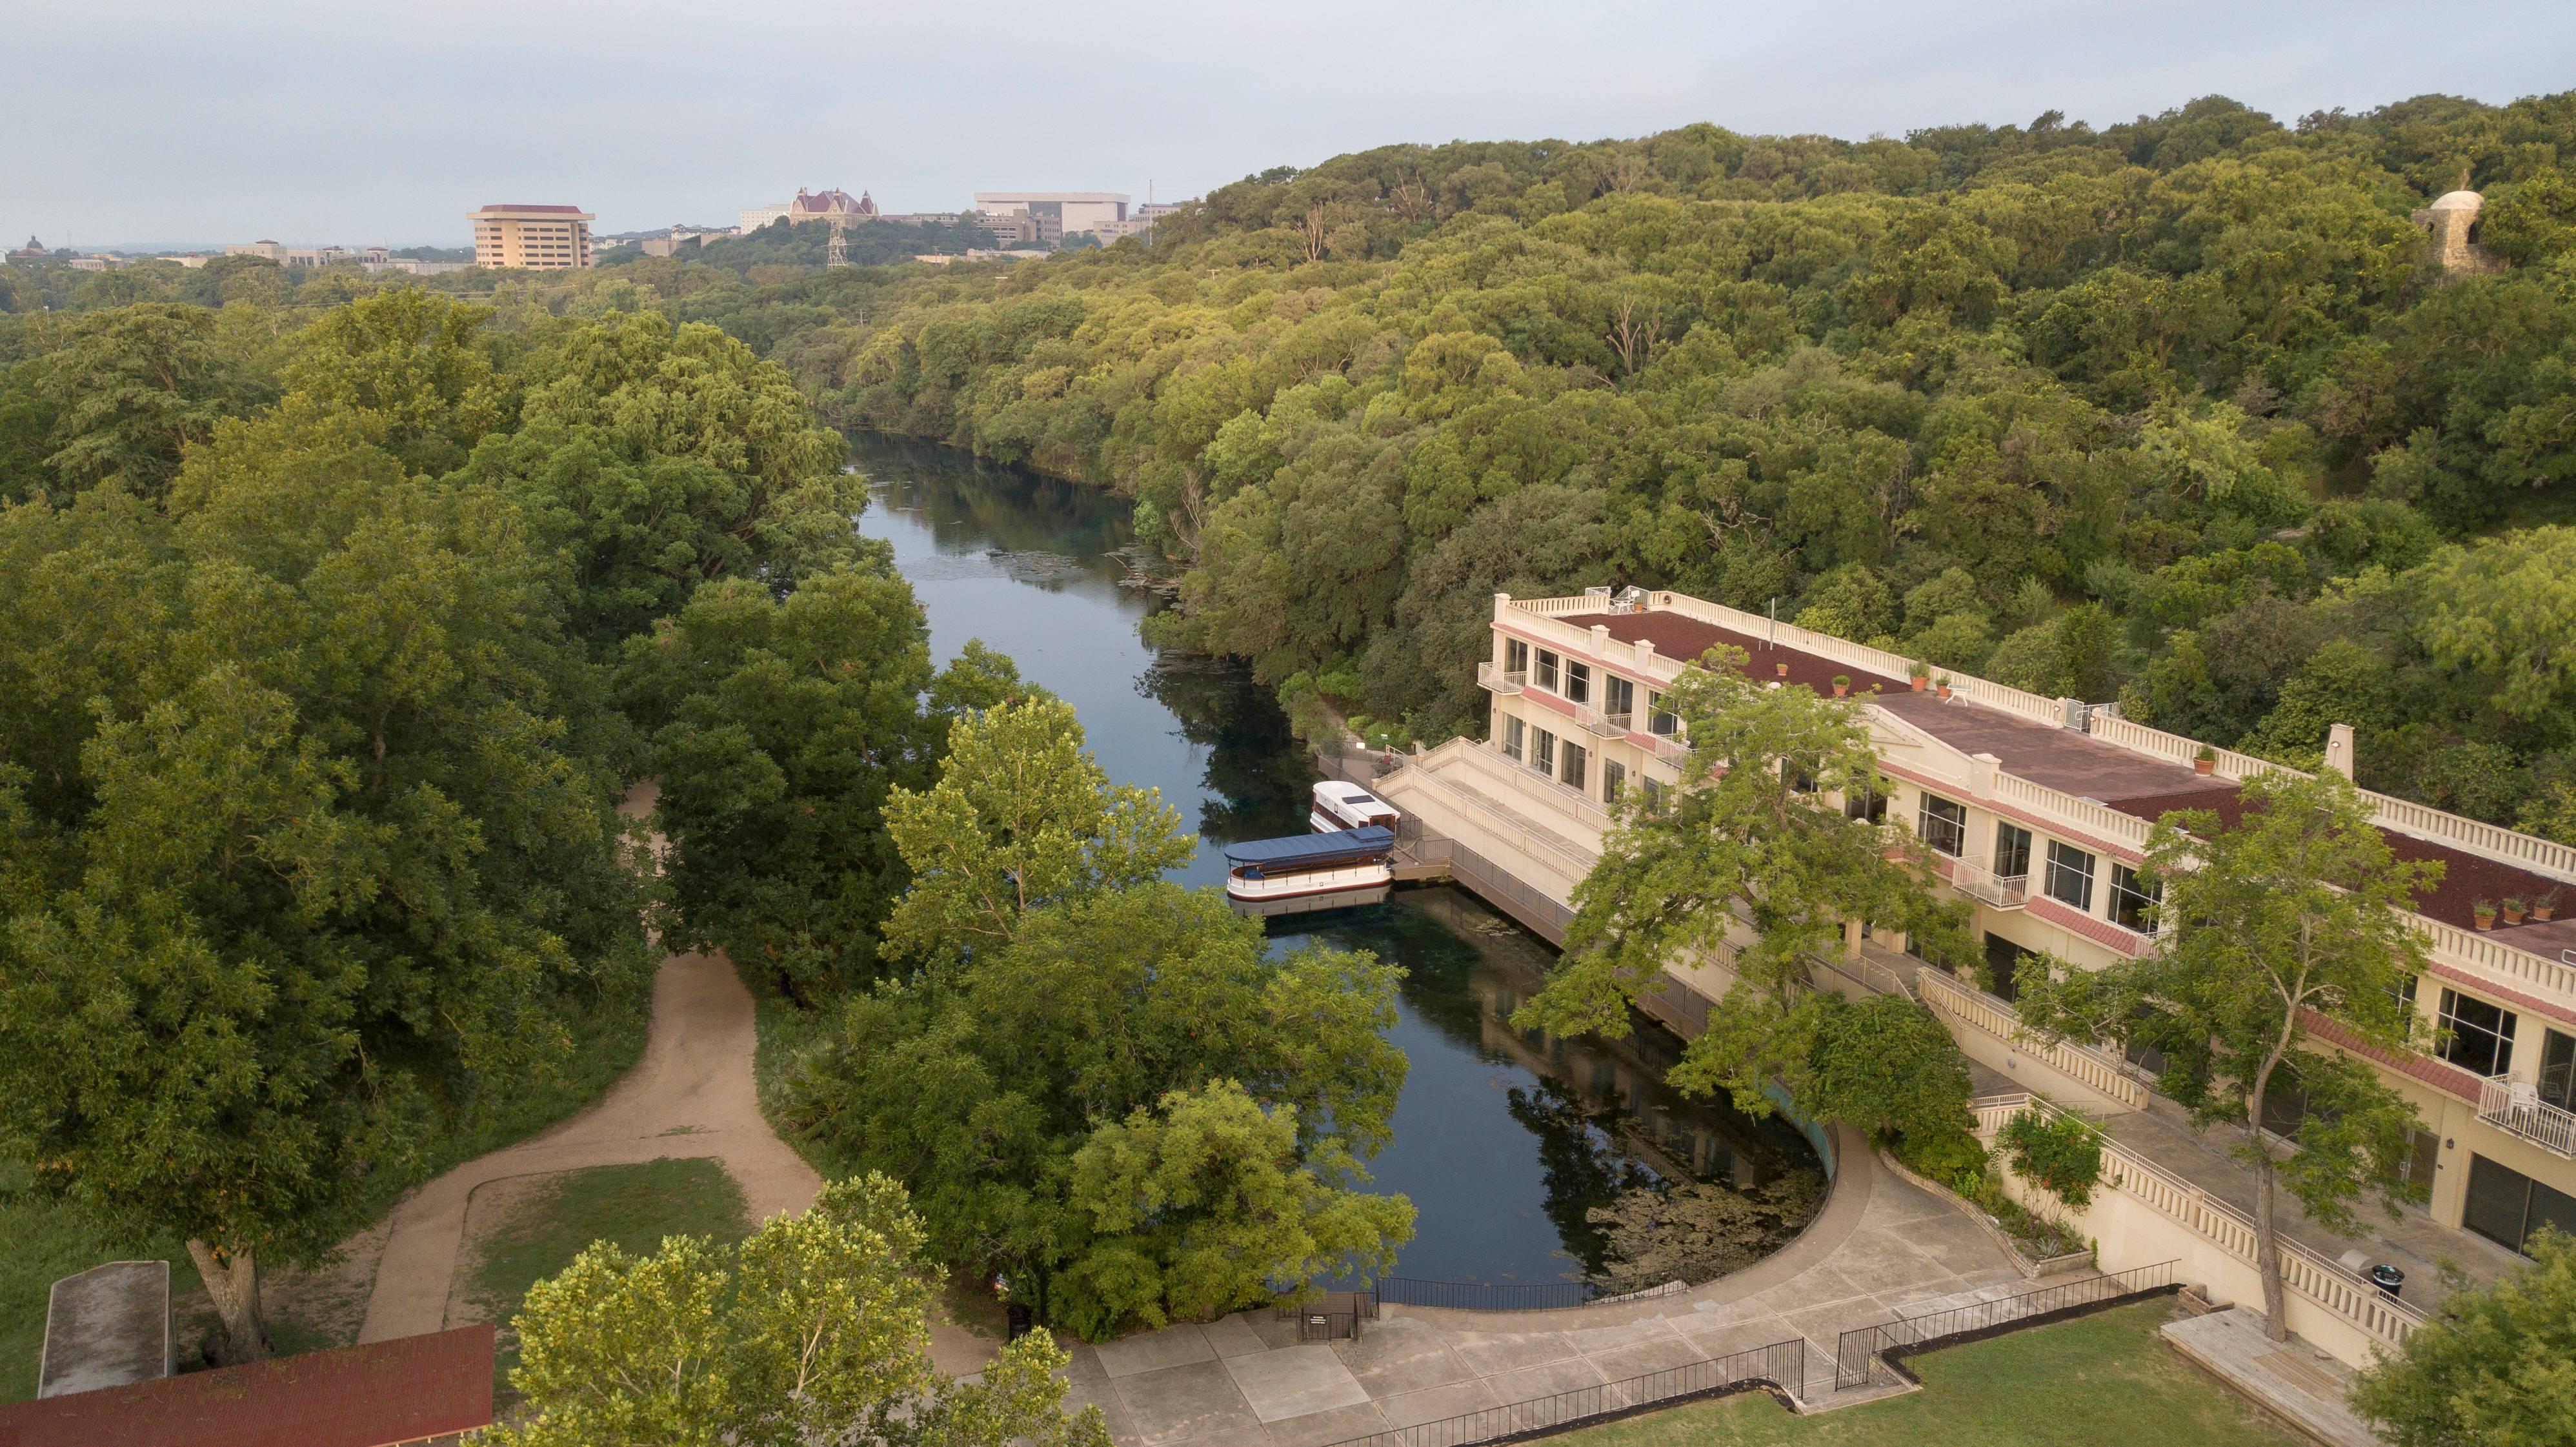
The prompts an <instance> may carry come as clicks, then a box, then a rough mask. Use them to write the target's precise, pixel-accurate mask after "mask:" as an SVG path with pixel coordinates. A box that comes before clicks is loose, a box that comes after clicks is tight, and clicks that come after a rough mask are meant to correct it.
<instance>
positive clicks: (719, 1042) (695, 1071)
mask: <svg viewBox="0 0 2576 1447" xmlns="http://www.w3.org/2000/svg"><path fill="white" fill-rule="evenodd" d="M654 795H655V790H654V788H653V786H652V785H651V784H649V783H648V784H642V785H638V786H637V787H636V789H635V791H634V792H633V793H632V794H630V795H629V796H628V798H627V800H626V802H625V804H624V806H623V808H622V810H621V812H623V813H626V814H628V815H629V816H641V815H643V814H646V813H649V812H650V811H651V810H652V807H653V804H654ZM659 844H660V841H659V840H658V839H656V840H655V845H656V847H657V849H658V847H659ZM758 1039H759V1037H758V1035H757V1032H756V1030H755V1028H754V1023H753V1010H752V1001H751V992H750V991H748V990H746V989H744V988H743V985H742V981H741V979H740V978H739V977H737V976H736V975H735V973H734V967H733V963H732V962H731V961H730V960H727V959H726V958H725V957H724V956H722V955H701V954H686V955H672V956H669V957H668V958H666V959H664V960H663V961H662V966H661V969H660V970H659V971H658V972H656V973H655V975H654V977H653V1026H652V1033H651V1035H650V1036H649V1037H648V1038H647V1040H646V1043H645V1046H644V1058H643V1059H642V1060H640V1061H637V1062H636V1065H635V1068H634V1069H632V1070H630V1071H628V1072H627V1073H626V1074H625V1075H624V1076H623V1077H621V1078H620V1079H619V1080H618V1082H617V1084H615V1085H614V1086H612V1087H610V1088H609V1091H608V1093H607V1094H606V1095H604V1096H602V1097H600V1099H599V1101H598V1102H597V1103H596V1104H593V1105H591V1106H590V1107H588V1108H587V1109H584V1110H583V1111H582V1112H581V1113H580V1114H578V1115H575V1116H573V1117H571V1118H570V1119H568V1120H565V1121H563V1122H561V1123H559V1124H557V1125H555V1126H554V1127H552V1128H551V1129H549V1130H547V1131H545V1132H544V1133H543V1134H540V1135H537V1136H535V1137H532V1138H531V1139H528V1140H525V1141H521V1142H520V1143H519V1144H517V1145H514V1146H508V1147H504V1148H503V1149H501V1150H497V1151H494V1152H492V1153H491V1154H490V1155H486V1156H481V1157H478V1158H476V1159H474V1160H470V1161H467V1162H466V1163H465V1164H463V1165H461V1166H458V1167H456V1168H455V1169H454V1170H451V1171H449V1172H448V1173H447V1174H445V1175H443V1176H439V1177H437V1178H435V1179H434V1180H431V1181H430V1182H429V1183H428V1184H426V1185H424V1186H422V1187H420V1188H419V1189H418V1190H416V1191H414V1192H412V1193H411V1194H410V1195H408V1196H405V1197H404V1198H403V1199H402V1201H401V1202H400V1203H399V1204H397V1205H396V1206H395V1207H394V1209H393V1213H392V1214H391V1215H390V1216H389V1217H388V1218H386V1220H384V1221H382V1222H380V1223H378V1224H377V1225H376V1226H374V1227H371V1228H369V1229H368V1230H367V1231H365V1232H362V1233H361V1234H360V1235H359V1236H357V1237H353V1238H352V1239H351V1240H350V1242H349V1244H348V1247H347V1248H345V1250H346V1252H347V1254H348V1255H349V1257H350V1258H351V1259H352V1260H353V1261H363V1260H364V1259H366V1258H368V1257H373V1258H374V1259H375V1260H376V1268H375V1273H374V1275H375V1280H374V1285H373V1289H372V1292H371V1294H370V1295H369V1296H368V1298H367V1313H366V1320H365V1322H364V1324H363V1325H362V1326H360V1327H359V1329H358V1340H359V1341H361V1342H373V1341H384V1340H386V1339H388V1338H391V1337H401V1336H413V1335H417V1334H419V1333H421V1332H432V1331H439V1330H442V1329H444V1328H445V1327H446V1326H447V1325H448V1324H449V1323H448V1320H447V1318H448V1301H449V1298H450V1296H451V1294H452V1293H453V1291H454V1288H455V1278H456V1271H457V1267H458V1265H459V1264H460V1262H461V1261H462V1260H463V1259H464V1258H465V1255H466V1250H465V1226H466V1216H467V1208H468V1207H469V1206H470V1205H471V1204H472V1203H473V1197H474V1192H475V1190H476V1188H477V1187H480V1186H484V1185H488V1184H491V1183H492V1182H495V1181H505V1180H509V1179H512V1178H514V1177H521V1176H535V1175H547V1174H552V1173H554V1172H558V1171H577V1170H583V1169H586V1168H588V1167H591V1166H616V1165H631V1164H634V1163H637V1162H641V1161H650V1160H654V1159H656V1158H658V1157H663V1156H671V1157H693V1156H706V1157H712V1158H714V1159H715V1160H717V1161H719V1162H721V1163H722V1164H723V1166H724V1168H725V1171H726V1172H727V1173H728V1174H730V1175H731V1176H732V1177H733V1178H734V1181H735V1183H736V1184H738V1185H740V1186H741V1187H742V1194H743V1202H744V1204H745V1206H747V1207H748V1208H749V1210H750V1214H751V1218H752V1219H753V1220H754V1221H765V1220H767V1219H769V1218H770V1217H772V1216H776V1215H781V1214H792V1213H794V1212H797V1211H802V1210H804V1209H805V1208H806V1207H808V1206H811V1205H812V1204H813V1203H814V1197H815V1194H816V1193H817V1192H819V1191H821V1190H822V1189H823V1178H822V1177H821V1176H820V1175H818V1174H816V1172H815V1170H814V1168H813V1167H812V1166H810V1165H807V1164H806V1163H805V1159H804V1157H802V1156H799V1155H798V1154H796V1152H795V1151H794V1150H792V1149H790V1148H789V1147H788V1145H787V1143H786V1142H785V1141H782V1140H780V1139H779V1138H778V1136H777V1134H776V1133H775V1132H773V1131H771V1130H770V1128H769V1122H768V1121H767V1120H765V1119H763V1118H762V1116H761V1114H760V1101H759V1093H758V1089H757V1087H756V1086H755V1084H754V1082H753V1077H752V1056H753V1053H754V1050H755V1049H756V1047H757V1045H758ZM930 1325H931V1358H932V1360H933V1361H935V1362H936V1363H937V1364H938V1365H939V1367H940V1369H941V1370H943V1371H947V1372H951V1373H955V1374H958V1375H964V1374H966V1373H970V1372H977V1371H981V1370H982V1369H983V1367H984V1364H985V1363H986V1362H987V1361H988V1360H990V1359H991V1357H992V1355H993V1352H994V1349H995V1343H994V1342H993V1341H992V1340H991V1339H990V1338H987V1337H980V1336H977V1335H976V1334H974V1333H973V1332H970V1331H967V1330H966V1329H965V1328H963V1327H960V1326H958V1325H956V1324H955V1323H954V1322H953V1321H951V1320H950V1319H949V1317H948V1314H947V1313H946V1312H945V1311H944V1310H942V1309H940V1308H938V1307H936V1306H934V1307H933V1309H932V1312H931V1323H930Z"/></svg>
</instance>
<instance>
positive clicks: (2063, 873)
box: [2042, 839, 2093, 914]
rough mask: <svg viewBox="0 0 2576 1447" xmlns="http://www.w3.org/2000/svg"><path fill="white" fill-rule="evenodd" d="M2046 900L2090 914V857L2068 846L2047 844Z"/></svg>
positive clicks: (2055, 842) (2091, 883)
mask: <svg viewBox="0 0 2576 1447" xmlns="http://www.w3.org/2000/svg"><path fill="white" fill-rule="evenodd" d="M2042 887H2043V888H2045V889H2046V890H2047V891H2048V897H2049V898H2050V899H2053V900H2056V901H2057V902H2058V903H2059V904H2063V905H2069V906H2071V907H2073V908H2076V909H2080V910H2083V911H2084V912H2085V913H2087V914H2090V913H2092V912H2093V856H2092V855H2090V854H2087V853H2085V852H2084V851H2083V850H2081V849H2078V848H2076V847H2075V846H2074V845H2072V844H2060V843H2059V842H2057V841H2056V840H2054V839H2051V840H2050V841H2048V878H2047V880H2046V881H2045V883H2044V884H2043V886H2042Z"/></svg>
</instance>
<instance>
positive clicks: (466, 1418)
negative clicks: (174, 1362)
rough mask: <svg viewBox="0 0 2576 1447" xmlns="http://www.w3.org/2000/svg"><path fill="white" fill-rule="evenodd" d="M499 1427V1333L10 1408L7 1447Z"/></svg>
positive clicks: (297, 1442)
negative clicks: (495, 1352) (495, 1417)
mask: <svg viewBox="0 0 2576 1447" xmlns="http://www.w3.org/2000/svg"><path fill="white" fill-rule="evenodd" d="M491 1423H492V1328H491V1326H490V1325H488V1324H486V1325H481V1326H463V1327H458V1328H456V1329H455V1330H454V1331H442V1332H432V1333H430V1334H429V1335H426V1336H410V1337H402V1338H399V1339H397V1340H394V1341H385V1342H373V1343H370V1344H368V1345H366V1346H355V1347H343V1348H341V1349H340V1350H338V1351H327V1352H312V1353H309V1354H307V1355H304V1356H299V1357H279V1358H277V1359H275V1360H273V1361H265V1362H254V1363H252V1364H251V1365H249V1366H246V1367H223V1368H220V1369H218V1370H215V1371H210V1372H190V1373H188V1374H187V1375H185V1376H177V1377H164V1378H162V1379H161V1380H159V1381H157V1382H137V1383H135V1384H134V1385H132V1386H128V1387H109V1388H107V1389H106V1390H104V1391H97V1392H75V1393H73V1394H71V1395H70V1396H65V1397H48V1398H46V1399H45V1400H43V1401H38V1402H12V1403H9V1404H7V1405H5V1406H0V1447H389V1444H392V1443H397V1442H413V1441H418V1440H419V1439H421V1438H424V1437H438V1436H444V1435H446V1434H448V1433H451V1432H466V1431H471V1430H473V1429H474V1428H477V1427H488V1426H490V1425H491Z"/></svg>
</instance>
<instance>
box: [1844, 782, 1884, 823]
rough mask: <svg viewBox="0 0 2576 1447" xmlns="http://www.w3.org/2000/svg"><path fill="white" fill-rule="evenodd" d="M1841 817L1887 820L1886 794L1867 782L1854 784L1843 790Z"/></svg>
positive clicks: (1873, 821)
mask: <svg viewBox="0 0 2576 1447" xmlns="http://www.w3.org/2000/svg"><path fill="white" fill-rule="evenodd" d="M1843 817H1844V818H1846V819H1866V820H1868V821H1869V822H1871V823H1872V824H1883V823H1885V822H1887V796H1886V795H1885V794H1882V793H1880V792H1878V791H1877V790H1876V789H1873V788H1871V787H1870V786H1869V785H1867V784H1854V785H1853V786H1851V787H1850V788H1848V789H1845V790H1844V791H1843Z"/></svg>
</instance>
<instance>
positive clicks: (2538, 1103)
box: [2478, 1080, 2576, 1160]
mask: <svg viewBox="0 0 2576 1447" xmlns="http://www.w3.org/2000/svg"><path fill="white" fill-rule="evenodd" d="M2478 1119H2480V1120H2482V1121H2485V1122H2486V1123H2487V1124H2489V1125H2491V1126H2494V1127H2496V1128H2497V1129H2499V1130H2502V1131H2506V1132H2508V1133H2510V1134H2512V1135H2516V1136H2519V1137H2521V1138H2522V1139H2524V1140H2527V1141H2529V1142H2531V1143H2532V1144H2533V1145H2536V1146H2538V1147H2540V1148H2541V1149H2542V1150H2545V1151H2547V1152H2549V1153H2550V1154H2551V1155H2555V1156H2564V1157H2566V1158H2568V1159H2570V1160H2576V1111H2569V1110H2563V1109H2561V1108H2559V1107H2557V1106H2554V1105H2551V1104H2550V1103H2549V1102H2548V1101H2545V1100H2542V1099H2541V1098H2540V1091H2539V1089H2538V1088H2537V1087H2536V1086H2534V1085H2533V1084H2532V1083H2531V1082H2530V1081H2528V1080H2485V1081H2481V1082H2479V1084H2478Z"/></svg>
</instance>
